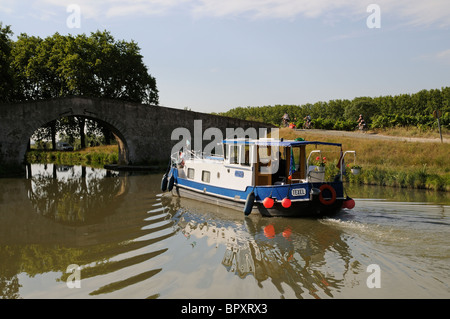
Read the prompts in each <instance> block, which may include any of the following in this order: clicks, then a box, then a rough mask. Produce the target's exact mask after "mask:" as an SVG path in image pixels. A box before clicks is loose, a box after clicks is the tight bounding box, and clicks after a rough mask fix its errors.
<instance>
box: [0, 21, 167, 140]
mask: <svg viewBox="0 0 450 319" xmlns="http://www.w3.org/2000/svg"><path fill="white" fill-rule="evenodd" d="M8 32H9V29H6V31H5V33H6V34H8ZM10 53H11V58H12V62H11V68H12V71H13V72H14V73H15V74H17V81H16V82H17V83H16V87H15V92H16V95H15V96H16V99H17V100H38V99H47V98H54V97H64V96H71V95H82V96H89V97H104V98H114V99H121V100H126V101H132V102H140V103H145V104H156V105H157V104H158V103H159V101H158V99H159V98H158V89H157V87H156V80H155V78H154V77H152V76H151V75H150V74H149V72H148V68H147V66H146V65H145V64H144V63H143V56H142V55H141V54H140V48H139V46H138V45H137V43H136V42H134V41H130V42H127V41H124V40H122V41H116V40H115V39H114V37H113V36H112V35H111V33H109V32H107V31H103V32H100V31H97V32H94V33H91V35H90V36H86V35H85V34H80V35H77V36H72V35H67V36H63V35H60V34H58V33H55V34H54V35H53V36H49V37H47V38H45V39H41V38H39V37H33V36H28V35H27V34H21V35H20V36H19V37H18V39H17V41H16V42H14V43H12V50H10ZM0 93H1V88H0ZM67 125H77V127H79V134H80V137H81V139H82V140H83V141H84V127H85V121H84V120H83V119H81V118H80V119H76V120H75V121H69V122H67V121H66V122H65V123H64V127H66V128H67ZM58 126H61V127H62V125H59V124H58V123H54V122H53V123H50V124H49V125H48V126H47V130H52V129H53V130H54V129H55V127H58ZM69 131H71V130H69ZM53 144H55V141H53ZM82 147H84V143H82Z"/></svg>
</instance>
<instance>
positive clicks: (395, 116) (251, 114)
mask: <svg viewBox="0 0 450 319" xmlns="http://www.w3.org/2000/svg"><path fill="white" fill-rule="evenodd" d="M436 110H439V114H440V124H441V127H442V129H443V130H444V131H445V132H449V131H450V87H443V88H441V89H431V90H421V91H419V92H417V93H413V94H400V95H395V96H391V95H387V96H380V97H356V98H354V99H353V100H348V99H344V100H330V101H328V102H324V101H320V102H316V103H314V104H311V103H307V104H303V105H275V106H255V107H250V106H249V107H237V108H233V109H231V110H229V111H227V112H222V113H218V114H219V115H222V116H229V117H234V118H239V119H243V120H253V121H259V122H263V123H268V124H272V125H275V126H280V125H281V118H282V116H283V114H284V113H288V115H289V117H290V120H291V121H292V122H293V123H295V124H296V125H297V127H302V126H303V123H304V118H305V117H306V116H307V115H310V116H311V118H312V123H313V126H314V128H316V129H327V130H346V131H353V130H355V128H356V126H357V120H358V117H359V114H362V115H363V116H364V119H365V120H366V122H367V123H368V125H369V128H370V129H390V128H397V127H402V128H409V127H415V128H418V129H420V130H421V131H423V132H426V131H430V130H431V131H434V132H436V131H437V130H438V123H437V118H435V115H436Z"/></svg>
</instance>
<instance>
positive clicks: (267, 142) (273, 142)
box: [223, 138, 342, 147]
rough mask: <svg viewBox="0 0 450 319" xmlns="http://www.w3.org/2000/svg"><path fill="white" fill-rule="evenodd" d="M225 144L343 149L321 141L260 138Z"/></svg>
mask: <svg viewBox="0 0 450 319" xmlns="http://www.w3.org/2000/svg"><path fill="white" fill-rule="evenodd" d="M223 143H224V144H246V145H262V146H284V147H289V146H292V147H295V146H301V145H309V144H314V145H332V146H339V147H341V146H342V144H341V143H329V142H320V141H305V140H284V139H273V138H260V139H245V138H237V139H225V140H223Z"/></svg>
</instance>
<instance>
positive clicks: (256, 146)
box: [223, 138, 341, 186]
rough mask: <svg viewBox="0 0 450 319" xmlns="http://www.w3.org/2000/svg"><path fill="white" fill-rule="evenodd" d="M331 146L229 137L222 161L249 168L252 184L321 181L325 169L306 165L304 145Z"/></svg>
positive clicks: (230, 164)
mask: <svg viewBox="0 0 450 319" xmlns="http://www.w3.org/2000/svg"><path fill="white" fill-rule="evenodd" d="M311 144H314V145H319V144H321V145H333V146H341V144H337V143H324V142H310V141H303V140H301V141H284V140H283V139H281V140H278V139H270V138H266V139H258V140H248V139H247V140H246V139H231V140H224V141H223V158H224V164H225V165H227V166H229V167H234V168H248V169H251V170H252V171H253V172H254V174H253V180H252V183H251V185H252V186H263V185H277V184H281V185H283V184H291V183H303V182H307V181H311V182H323V181H324V172H319V171H318V170H317V168H316V166H307V163H309V158H310V157H311V155H312V154H313V153H315V152H318V153H320V151H319V150H316V151H312V152H311V153H310V154H309V156H308V158H307V156H306V155H307V154H306V146H307V145H311Z"/></svg>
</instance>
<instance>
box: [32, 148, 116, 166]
mask: <svg viewBox="0 0 450 319" xmlns="http://www.w3.org/2000/svg"><path fill="white" fill-rule="evenodd" d="M118 159H119V151H118V148H117V145H105V146H96V147H88V148H85V149H83V150H80V151H74V152H64V151H38V150H31V151H29V152H28V153H27V155H26V160H27V162H29V163H57V164H66V165H89V166H98V167H102V166H103V165H107V164H117V162H118Z"/></svg>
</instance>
